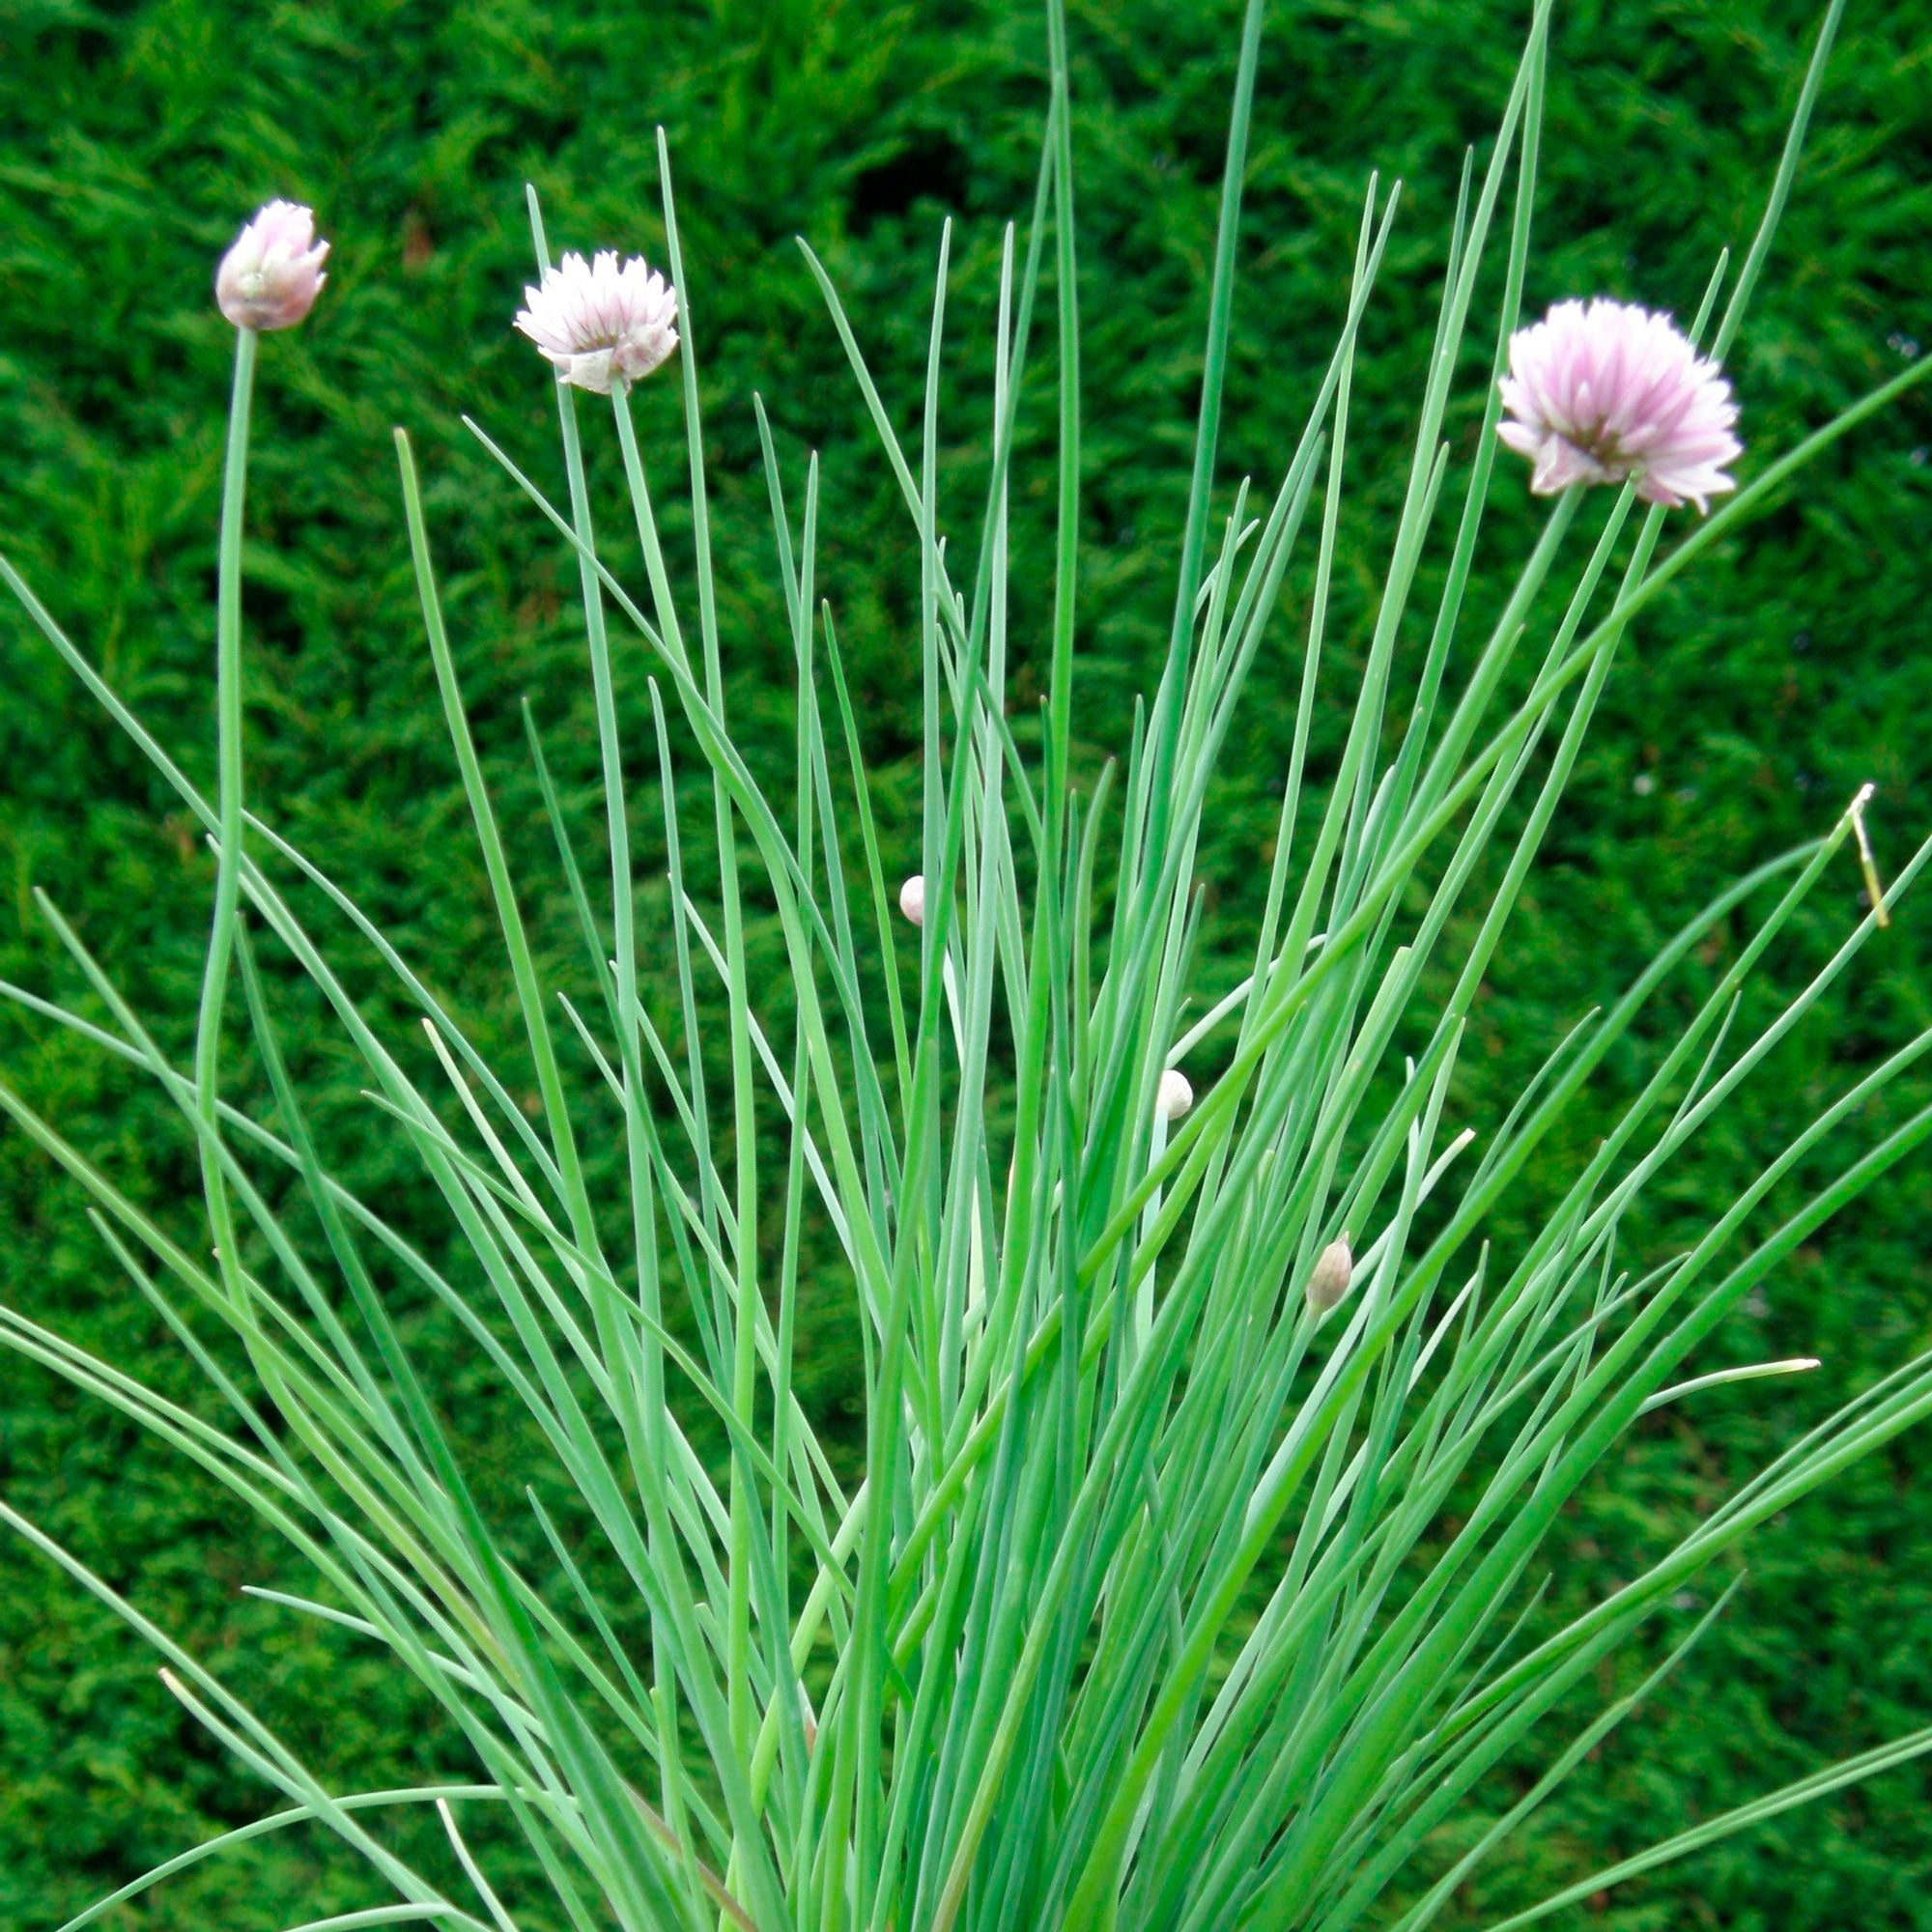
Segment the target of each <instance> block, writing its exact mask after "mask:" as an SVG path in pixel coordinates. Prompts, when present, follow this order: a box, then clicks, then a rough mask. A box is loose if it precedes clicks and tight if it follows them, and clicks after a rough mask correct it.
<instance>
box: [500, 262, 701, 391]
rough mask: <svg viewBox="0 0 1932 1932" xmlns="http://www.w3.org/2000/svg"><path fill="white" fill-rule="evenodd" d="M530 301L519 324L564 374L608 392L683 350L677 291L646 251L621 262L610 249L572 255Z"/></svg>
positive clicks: (528, 292) (531, 292)
mask: <svg viewBox="0 0 1932 1932" xmlns="http://www.w3.org/2000/svg"><path fill="white" fill-rule="evenodd" d="M524 299H525V300H526V302H527V303H528V304H529V306H528V307H527V308H524V309H520V310H519V311H518V312H517V327H519V328H520V329H521V330H522V331H523V332H524V333H525V334H526V335H527V336H528V337H529V339H530V340H531V341H532V342H534V343H535V344H536V346H537V348H538V350H539V351H540V352H541V353H542V355H544V357H545V359H546V360H547V361H549V362H550V364H551V366H552V367H553V368H554V369H555V371H556V373H557V379H558V380H559V381H560V382H565V383H574V384H576V385H577V386H578V387H579V388H580V389H589V390H592V391H593V392H594V393H596V394H597V395H600V396H608V395H609V394H610V393H611V388H612V387H613V386H614V385H615V384H619V383H623V384H632V383H635V382H637V381H638V380H639V378H640V377H644V376H648V375H649V374H650V373H651V371H652V370H653V369H655V368H656V367H657V366H658V365H659V364H660V363H661V362H663V361H664V360H665V359H666V357H667V356H668V355H670V352H671V351H672V350H673V349H675V348H676V347H677V327H676V324H677V291H676V290H675V289H673V288H672V287H671V285H670V284H669V283H668V281H666V280H665V278H664V277H663V276H662V275H660V274H658V273H657V272H656V271H655V270H652V269H649V268H646V267H645V265H644V259H643V257H642V256H641V255H633V256H632V257H631V259H630V260H629V261H628V262H625V263H623V264H622V265H621V266H619V264H618V261H617V256H616V251H615V250H614V249H610V248H605V249H602V250H600V251H599V252H598V254H597V256H596V258H595V260H593V261H590V262H586V261H585V260H584V259H583V257H582V255H566V256H564V258H563V260H562V261H561V262H560V263H558V264H557V265H556V266H555V267H554V268H551V269H546V270H544V274H543V280H542V281H541V282H539V283H538V284H537V285H536V286H535V287H534V288H526V289H525V290H524Z"/></svg>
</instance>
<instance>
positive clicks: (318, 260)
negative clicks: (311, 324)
mask: <svg viewBox="0 0 1932 1932" xmlns="http://www.w3.org/2000/svg"><path fill="white" fill-rule="evenodd" d="M327 253H328V243H327V241H317V240H316V239H315V211H314V210H313V209H309V208H303V207H302V206H301V205H300V204H299V203H298V202H293V201H271V202H270V203H269V205H268V206H267V207H266V208H264V209H263V210H262V211H261V212H260V213H258V214H257V215H256V216H255V218H254V220H252V221H251V222H249V223H248V225H247V226H246V227H245V228H244V229H242V231H241V234H240V235H238V236H237V237H236V238H235V245H234V246H233V247H232V248H230V249H229V251H228V252H227V254H225V255H224V256H222V258H221V267H220V268H219V269H218V270H216V271H215V276H214V299H215V300H216V301H217V302H219V303H220V305H221V313H222V314H223V315H225V316H226V317H227V318H228V320H229V321H230V322H232V323H233V324H234V325H235V327H237V328H293V327H295V325H296V324H297V323H298V322H299V321H300V320H301V319H302V317H303V316H305V315H306V314H307V313H308V312H309V310H310V309H312V308H313V307H314V306H315V298H316V296H317V294H318V293H319V292H320V290H321V288H322V285H323V283H324V282H326V281H327V279H328V277H327V275H325V274H324V273H323V272H322V264H323V258H324V257H325V256H326V255H327Z"/></svg>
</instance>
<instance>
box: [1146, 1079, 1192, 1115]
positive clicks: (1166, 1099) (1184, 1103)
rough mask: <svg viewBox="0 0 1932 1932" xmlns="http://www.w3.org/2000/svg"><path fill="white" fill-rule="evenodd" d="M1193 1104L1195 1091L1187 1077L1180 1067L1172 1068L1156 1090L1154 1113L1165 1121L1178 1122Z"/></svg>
mask: <svg viewBox="0 0 1932 1932" xmlns="http://www.w3.org/2000/svg"><path fill="white" fill-rule="evenodd" d="M1193 1104H1194V1089H1193V1088H1192V1087H1190V1086H1189V1085H1188V1084H1187V1075H1186V1074H1184V1073H1183V1072H1181V1070H1180V1068H1179V1067H1178V1066H1170V1067H1169V1068H1168V1069H1167V1071H1166V1072H1165V1073H1163V1074H1162V1075H1161V1076H1160V1085H1159V1086H1158V1087H1157V1088H1155V1089H1154V1095H1153V1106H1154V1112H1155V1113H1157V1114H1158V1115H1159V1116H1160V1117H1161V1119H1162V1120H1163V1121H1178V1120H1179V1119H1180V1117H1181V1116H1182V1115H1183V1114H1185V1113H1186V1112H1187V1110H1188V1108H1190V1107H1191V1106H1193Z"/></svg>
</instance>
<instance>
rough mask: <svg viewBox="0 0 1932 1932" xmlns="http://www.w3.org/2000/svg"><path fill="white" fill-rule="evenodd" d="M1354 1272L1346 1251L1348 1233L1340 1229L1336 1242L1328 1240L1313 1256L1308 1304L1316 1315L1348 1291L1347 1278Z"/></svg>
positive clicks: (1323, 1313)
mask: <svg viewBox="0 0 1932 1932" xmlns="http://www.w3.org/2000/svg"><path fill="white" fill-rule="evenodd" d="M1354 1271H1355V1258H1354V1256H1353V1255H1352V1254H1351V1253H1350V1251H1349V1236H1348V1233H1347V1231H1346V1230H1344V1232H1343V1235H1342V1238H1341V1239H1340V1240H1339V1241H1330V1242H1329V1243H1328V1245H1327V1246H1326V1247H1325V1248H1323V1249H1322V1250H1321V1255H1320V1256H1319V1257H1318V1258H1317V1260H1316V1263H1315V1266H1314V1269H1313V1270H1312V1272H1311V1273H1310V1274H1309V1277H1308V1305H1309V1307H1311V1308H1312V1309H1314V1311H1315V1312H1316V1314H1318V1315H1326V1314H1327V1312H1328V1311H1329V1310H1330V1309H1331V1308H1333V1307H1334V1306H1335V1304H1336V1303H1337V1302H1338V1301H1340V1300H1341V1299H1342V1297H1343V1296H1344V1295H1345V1294H1347V1293H1348V1292H1349V1278H1350V1275H1352V1274H1353V1273H1354Z"/></svg>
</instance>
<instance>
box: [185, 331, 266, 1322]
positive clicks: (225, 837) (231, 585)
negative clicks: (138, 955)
mask: <svg viewBox="0 0 1932 1932" xmlns="http://www.w3.org/2000/svg"><path fill="white" fill-rule="evenodd" d="M259 340H260V338H259V336H258V335H257V333H256V331H255V330H254V329H252V328H238V329H237V330H236V331H235V391H234V397H233V400H232V401H231V402H230V404H229V410H228V456H227V465H226V469H225V470H224V472H223V476H222V484H221V535H220V547H219V553H218V557H217V561H216V566H215V611H214V667H215V668H214V680H215V700H214V708H215V743H216V758H217V779H216V798H217V814H218V824H219V827H220V832H219V837H220V846H219V848H218V851H217V854H216V860H215V873H214V918H213V926H212V929H211V931H210V933H209V940H208V960H207V964H206V966H205V968H204V969H203V973H202V980H201V1010H200V1014H199V1017H198V1019H197V1021H196V1026H195V1037H194V1093H195V1106H196V1109H197V1111H198V1112H199V1113H200V1115H201V1118H202V1119H203V1121H205V1122H207V1123H208V1125H209V1126H210V1127H213V1126H214V1124H215V1109H216V1105H217V1100H218V1094H217V1088H216V1076H217V1069H218V1065H219V1060H220V1052H221V1008H222V1002H223V1000H224V998H225V997H226V994H227V991H228V968H229V964H230V962H231V961H232V959H233V958H234V953H235V921H236V917H237V913H238V910H239V908H240V905H241V809H242V795H241V511H242V502H243V499H244V498H245V497H246V495H247V490H248V417H249V409H250V404H251V403H252V401H253V398H254V391H255V349H256V345H257V343H258V341H259ZM202 1177H203V1186H204V1189H205V1191H206V1193H207V1196H208V1213H209V1220H210V1222H211V1224H212V1226H213V1234H214V1239H215V1245H216V1247H217V1248H218V1249H219V1251H220V1255H221V1261H222V1272H223V1274H224V1277H226V1276H228V1275H229V1274H230V1271H231V1270H232V1269H233V1268H234V1267H235V1262H234V1259H233V1249H234V1241H233V1239H232V1237H231V1236H232V1230H231V1228H230V1225H229V1214H228V1198H227V1193H226V1189H225V1187H224V1185H223V1182H222V1179H221V1170H220V1168H219V1167H218V1166H217V1165H216V1164H215V1163H214V1162H213V1161H212V1160H209V1159H206V1158H204V1159H203V1162H202ZM229 1285H230V1289H231V1292H234V1293H238V1295H239V1293H240V1285H239V1282H237V1281H234V1280H230V1284H229Z"/></svg>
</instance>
